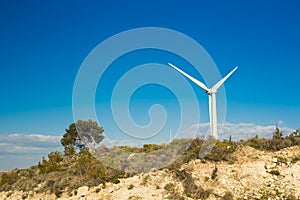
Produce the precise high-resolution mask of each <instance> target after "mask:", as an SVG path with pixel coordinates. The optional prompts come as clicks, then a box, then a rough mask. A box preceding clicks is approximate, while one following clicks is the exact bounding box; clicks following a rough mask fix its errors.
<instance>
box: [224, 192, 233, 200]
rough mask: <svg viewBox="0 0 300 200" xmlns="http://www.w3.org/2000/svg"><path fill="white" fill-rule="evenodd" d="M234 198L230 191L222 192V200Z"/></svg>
mask: <svg viewBox="0 0 300 200" xmlns="http://www.w3.org/2000/svg"><path fill="white" fill-rule="evenodd" d="M233 199H234V196H233V194H232V193H231V192H229V191H228V192H226V193H225V194H224V196H223V197H222V200H233Z"/></svg>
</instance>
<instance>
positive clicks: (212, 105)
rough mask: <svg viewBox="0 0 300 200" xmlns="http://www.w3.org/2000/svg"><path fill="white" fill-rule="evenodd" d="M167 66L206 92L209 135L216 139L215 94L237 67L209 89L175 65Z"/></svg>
mask: <svg viewBox="0 0 300 200" xmlns="http://www.w3.org/2000/svg"><path fill="white" fill-rule="evenodd" d="M168 64H169V65H170V66H171V67H173V68H174V69H176V70H177V71H178V72H180V73H181V74H183V75H184V76H185V77H187V78H188V79H190V80H191V81H193V82H194V83H195V84H196V85H198V86H199V87H201V88H202V89H203V90H205V91H206V94H208V97H209V118H210V134H211V136H213V137H214V138H216V139H218V129H217V125H218V124H217V123H218V122H217V102H216V94H217V92H218V89H219V87H220V86H221V85H222V84H223V83H224V82H225V81H226V80H227V79H228V77H229V76H231V74H233V72H235V70H237V68H238V67H237V66H236V67H235V68H234V69H233V70H231V72H229V74H227V75H226V76H225V77H224V78H222V79H221V80H220V81H219V82H217V83H216V84H215V85H214V86H213V87H212V88H210V89H209V88H207V87H206V85H205V84H204V83H202V82H200V81H198V80H197V79H195V78H194V77H192V76H190V75H188V74H187V73H185V72H184V71H182V70H181V69H179V68H178V67H176V66H175V65H173V64H171V63H168Z"/></svg>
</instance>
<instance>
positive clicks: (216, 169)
mask: <svg viewBox="0 0 300 200" xmlns="http://www.w3.org/2000/svg"><path fill="white" fill-rule="evenodd" d="M217 176H218V168H217V166H215V168H214V169H213V171H212V173H211V175H210V178H211V180H215V179H216V178H217Z"/></svg>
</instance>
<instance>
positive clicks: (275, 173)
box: [269, 169, 280, 176]
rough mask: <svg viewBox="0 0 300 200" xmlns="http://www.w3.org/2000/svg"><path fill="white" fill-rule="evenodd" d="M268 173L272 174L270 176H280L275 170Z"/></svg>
mask: <svg viewBox="0 0 300 200" xmlns="http://www.w3.org/2000/svg"><path fill="white" fill-rule="evenodd" d="M269 173H270V174H272V175H275V176H279V175H280V172H279V171H278V170H275V169H273V170H271V171H270V172H269Z"/></svg>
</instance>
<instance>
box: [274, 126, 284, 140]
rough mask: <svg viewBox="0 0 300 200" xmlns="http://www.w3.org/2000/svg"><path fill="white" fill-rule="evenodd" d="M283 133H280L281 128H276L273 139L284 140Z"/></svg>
mask: <svg viewBox="0 0 300 200" xmlns="http://www.w3.org/2000/svg"><path fill="white" fill-rule="evenodd" d="M282 138H283V137H282V131H280V129H279V127H278V126H276V128H275V132H274V133H273V139H282Z"/></svg>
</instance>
